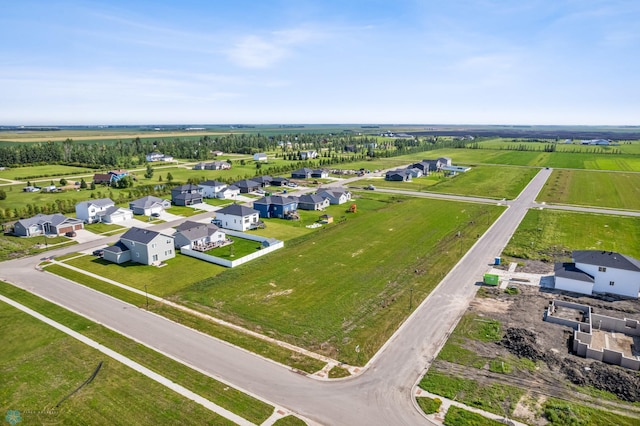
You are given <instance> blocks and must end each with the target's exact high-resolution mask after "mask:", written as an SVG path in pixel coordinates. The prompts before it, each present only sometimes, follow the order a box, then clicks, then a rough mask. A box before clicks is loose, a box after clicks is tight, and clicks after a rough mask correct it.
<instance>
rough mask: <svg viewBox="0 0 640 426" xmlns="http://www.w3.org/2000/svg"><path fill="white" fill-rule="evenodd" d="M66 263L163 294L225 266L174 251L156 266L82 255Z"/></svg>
mask: <svg viewBox="0 0 640 426" xmlns="http://www.w3.org/2000/svg"><path fill="white" fill-rule="evenodd" d="M66 263H68V264H69V265H72V266H75V267H78V268H81V269H83V270H86V271H90V272H93V273H95V274H98V275H100V276H102V277H106V278H110V279H112V280H114V281H117V282H120V283H122V284H126V285H129V286H131V287H135V288H137V289H138V290H145V285H146V286H147V290H148V291H149V293H150V294H154V295H156V296H160V297H165V296H167V295H169V294H173V293H175V292H176V291H179V290H181V289H183V288H186V287H188V286H189V285H191V284H193V283H195V282H197V281H200V280H203V279H205V278H208V277H213V276H216V275H218V274H220V273H221V272H222V271H224V270H225V269H226V268H224V267H222V266H219V265H214V264H212V263H208V262H203V261H202V260H198V259H195V258H193V257H189V256H183V255H181V254H178V255H177V256H176V257H175V258H173V259H169V260H167V261H166V262H165V263H166V264H167V266H164V267H162V268H158V267H155V266H150V265H142V264H140V263H134V262H126V263H123V264H121V265H117V264H115V263H111V262H108V261H106V260H103V259H101V258H96V257H93V256H82V257H78V258H76V259H72V260H68V261H67V262H66Z"/></svg>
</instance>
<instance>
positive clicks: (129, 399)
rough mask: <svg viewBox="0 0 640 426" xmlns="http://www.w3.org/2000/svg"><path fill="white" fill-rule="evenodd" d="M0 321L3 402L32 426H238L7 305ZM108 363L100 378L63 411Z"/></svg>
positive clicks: (0, 309) (0, 307)
mask: <svg viewBox="0 0 640 426" xmlns="http://www.w3.org/2000/svg"><path fill="white" fill-rule="evenodd" d="M0 317H1V318H2V321H0V329H1V330H2V336H3V351H2V355H1V356H0V371H1V372H2V373H0V376H1V377H2V388H1V389H0V397H1V398H2V401H3V407H5V408H8V409H12V410H18V411H20V416H21V418H22V421H24V423H25V424H54V423H55V424H60V423H62V424H74V423H82V424H101V423H105V422H106V423H109V424H118V423H120V422H121V421H122V419H123V418H126V419H127V422H133V423H136V424H146V423H148V422H151V423H153V424H164V423H167V422H176V421H179V422H181V423H182V422H187V423H188V424H194V425H196V424H198V425H199V424H207V423H210V422H215V423H216V424H232V423H231V422H228V421H227V420H226V419H224V418H222V417H220V416H218V415H216V414H215V413H212V412H211V411H209V410H207V409H205V408H204V407H202V406H200V405H198V404H196V403H195V402H192V401H190V400H188V399H186V398H184V397H182V396H180V395H179V394H177V393H175V392H173V391H171V390H169V389H167V388H165V387H164V386H162V385H160V384H158V383H156V382H154V381H152V380H151V379H149V378H147V377H145V376H143V375H142V374H140V373H138V372H136V371H134V370H132V369H130V368H129V367H127V366H125V365H123V364H121V363H119V362H117V361H115V360H113V359H111V358H109V357H107V356H106V355H104V354H102V353H100V352H98V351H97V350H95V349H93V348H91V347H89V346H86V345H85V344H83V343H80V342H79V341H77V340H75V339H73V338H72V337H70V336H67V335H65V334H64V333H62V332H60V331H58V330H56V329H54V328H52V327H51V326H49V325H47V324H45V323H42V322H40V321H39V320H37V319H35V318H33V317H31V316H29V315H27V314H26V313H23V312H21V311H19V310H17V309H16V308H14V307H12V306H10V305H7V304H5V303H2V302H0ZM101 361H102V362H103V365H102V368H101V369H100V371H99V372H98V374H97V375H96V377H95V379H94V380H93V381H92V382H91V383H90V384H88V385H86V386H85V387H83V388H82V389H81V390H80V391H79V392H77V393H75V394H74V395H73V396H71V397H70V398H68V399H66V400H65V401H64V402H62V404H61V405H60V407H57V406H56V404H57V403H59V402H60V401H61V400H62V399H63V398H64V397H65V396H67V395H68V394H70V393H71V392H72V391H73V390H74V389H76V388H77V387H78V386H79V385H80V384H81V383H83V382H84V381H85V380H86V379H87V378H88V377H89V376H90V375H91V374H92V373H93V372H94V370H95V369H96V367H97V365H98V363H99V362H101ZM114 407H118V409H114ZM185 411H186V412H188V413H189V416H184V413H185ZM3 414H4V413H3Z"/></svg>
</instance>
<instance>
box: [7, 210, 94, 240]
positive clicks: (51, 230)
mask: <svg viewBox="0 0 640 426" xmlns="http://www.w3.org/2000/svg"><path fill="white" fill-rule="evenodd" d="M83 228H84V226H83V223H82V220H80V219H76V218H73V217H67V216H65V215H63V214H60V213H55V214H37V215H35V216H33V217H30V218H27V219H20V220H18V221H17V222H16V223H15V224H14V225H13V233H14V234H15V235H18V236H20V237H33V236H36V235H63V234H65V233H66V232H72V231H77V230H79V229H83Z"/></svg>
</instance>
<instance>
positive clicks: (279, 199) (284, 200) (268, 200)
mask: <svg viewBox="0 0 640 426" xmlns="http://www.w3.org/2000/svg"><path fill="white" fill-rule="evenodd" d="M295 202H296V200H294V199H293V198H289V197H283V196H281V195H272V196H267V197H262V198H260V199H259V200H256V201H254V202H253V205H254V206H255V205H256V204H266V205H271V204H275V205H279V206H284V205H287V204H294V203H295Z"/></svg>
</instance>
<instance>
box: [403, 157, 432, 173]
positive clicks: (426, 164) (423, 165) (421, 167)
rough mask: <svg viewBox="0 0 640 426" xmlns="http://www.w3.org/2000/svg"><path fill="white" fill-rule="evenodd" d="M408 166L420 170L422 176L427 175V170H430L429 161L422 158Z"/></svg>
mask: <svg viewBox="0 0 640 426" xmlns="http://www.w3.org/2000/svg"><path fill="white" fill-rule="evenodd" d="M408 168H409V169H418V170H421V171H422V175H423V176H429V172H430V171H431V163H430V162H429V161H427V160H423V161H420V162H418V163H414V164H411V165H410V166H409V167H408ZM434 170H435V169H434Z"/></svg>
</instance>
